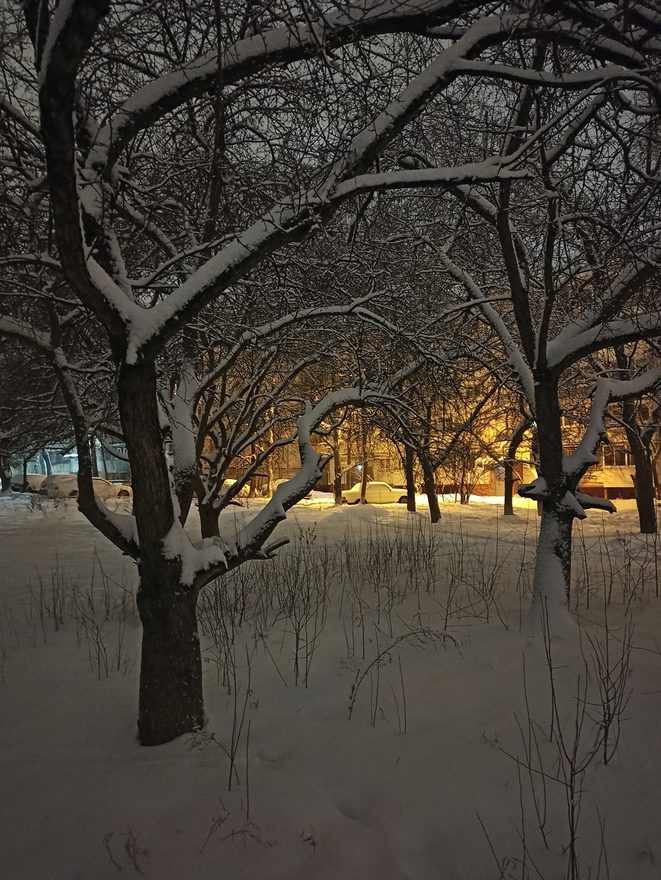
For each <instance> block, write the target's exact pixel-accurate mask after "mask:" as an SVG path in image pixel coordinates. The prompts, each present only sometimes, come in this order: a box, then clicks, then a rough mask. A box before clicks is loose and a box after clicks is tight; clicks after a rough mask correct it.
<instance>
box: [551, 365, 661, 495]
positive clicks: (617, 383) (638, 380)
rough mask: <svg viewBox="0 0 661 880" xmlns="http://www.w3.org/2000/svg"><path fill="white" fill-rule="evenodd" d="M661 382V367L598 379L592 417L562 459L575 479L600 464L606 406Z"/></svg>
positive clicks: (591, 409) (564, 469)
mask: <svg viewBox="0 0 661 880" xmlns="http://www.w3.org/2000/svg"><path fill="white" fill-rule="evenodd" d="M659 385H661V367H657V368H655V369H653V370H648V371H647V372H645V373H641V375H640V376H636V377H635V378H634V379H629V380H620V379H605V378H602V379H598V380H597V383H596V385H595V387H594V391H593V393H592V402H591V405H590V420H589V422H588V426H587V428H586V430H585V433H584V435H583V438H582V440H581V442H580V444H579V446H578V448H577V449H576V450H575V452H573V453H572V454H571V455H568V456H565V458H564V460H563V471H564V472H565V474H567V475H568V476H571V477H573V478H576V477H579V478H580V477H582V476H583V474H585V473H586V472H587V471H588V469H589V468H590V467H591V466H592V465H593V464H597V461H598V459H597V458H596V456H595V452H596V451H597V449H598V448H599V444H600V443H601V442H602V441H603V440H604V438H605V437H606V426H605V423H604V419H605V415H606V407H607V406H608V404H609V403H610V402H611V401H617V400H624V399H626V398H628V397H638V396H640V395H641V394H643V393H645V392H647V391H651V390H652V389H654V388H656V387H657V386H659Z"/></svg>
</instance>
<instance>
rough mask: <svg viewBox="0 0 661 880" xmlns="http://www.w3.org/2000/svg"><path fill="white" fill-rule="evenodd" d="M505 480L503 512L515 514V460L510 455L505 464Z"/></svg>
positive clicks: (506, 514) (505, 514)
mask: <svg viewBox="0 0 661 880" xmlns="http://www.w3.org/2000/svg"><path fill="white" fill-rule="evenodd" d="M503 470H504V474H503V480H504V493H505V497H504V499H503V514H504V516H514V462H513V461H512V459H511V458H510V457H509V454H508V457H507V458H506V459H505V462H504V464H503Z"/></svg>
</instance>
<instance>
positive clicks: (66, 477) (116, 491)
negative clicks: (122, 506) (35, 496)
mask: <svg viewBox="0 0 661 880" xmlns="http://www.w3.org/2000/svg"><path fill="white" fill-rule="evenodd" d="M92 483H93V485H94V494H95V495H96V496H97V498H101V500H102V501H106V500H107V499H108V498H131V497H132V496H133V489H132V488H131V487H130V486H129V485H128V483H111V482H110V480H104V479H103V477H93V478H92ZM39 494H40V495H47V496H48V497H49V498H75V497H76V496H77V495H78V474H53V475H52V476H50V477H46V479H45V480H44V481H43V483H42V484H41V488H40V489H39Z"/></svg>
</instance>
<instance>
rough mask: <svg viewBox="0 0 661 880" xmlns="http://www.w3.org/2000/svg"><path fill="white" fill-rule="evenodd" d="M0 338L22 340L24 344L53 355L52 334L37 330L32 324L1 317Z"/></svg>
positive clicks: (7, 316) (6, 316)
mask: <svg viewBox="0 0 661 880" xmlns="http://www.w3.org/2000/svg"><path fill="white" fill-rule="evenodd" d="M0 336H12V337H13V338H14V339H21V340H23V342H27V343H28V344H29V345H31V346H34V347H36V348H38V349H40V350H41V351H44V352H47V353H48V354H52V350H53V349H52V343H51V337H50V333H45V332H44V331H43V330H37V328H36V327H33V326H32V325H31V324H28V323H27V322H25V321H19V320H17V319H16V318H12V317H10V316H9V315H5V316H4V317H0Z"/></svg>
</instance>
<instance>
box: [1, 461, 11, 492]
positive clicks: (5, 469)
mask: <svg viewBox="0 0 661 880" xmlns="http://www.w3.org/2000/svg"><path fill="white" fill-rule="evenodd" d="M10 489H11V468H10V467H9V461H8V460H7V459H6V458H3V456H1V455H0V491H2V492H8V491H9V490H10Z"/></svg>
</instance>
